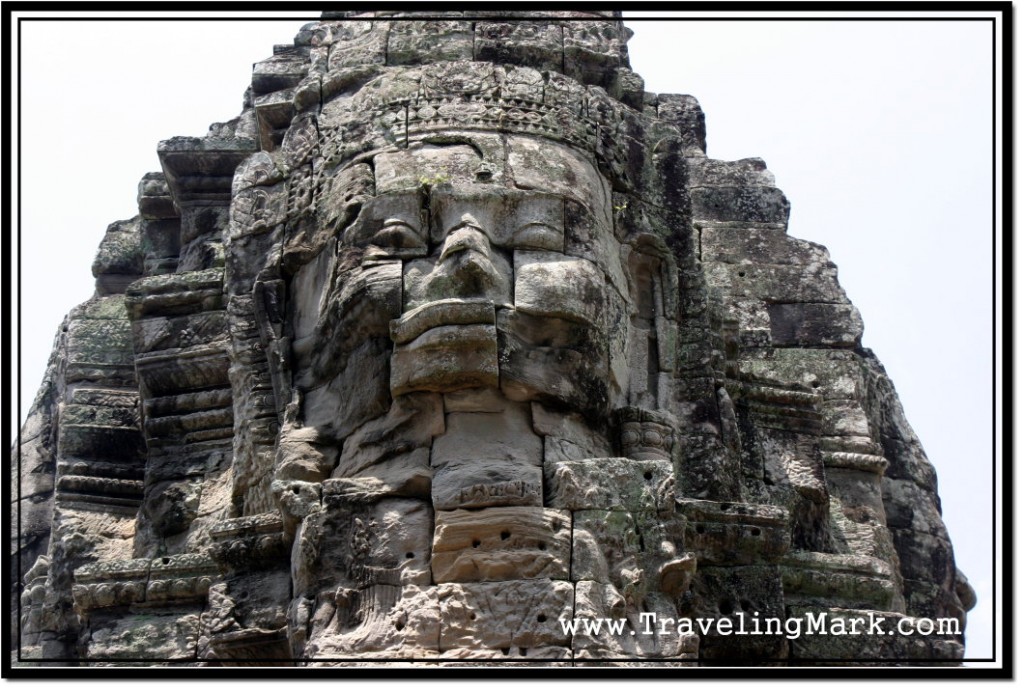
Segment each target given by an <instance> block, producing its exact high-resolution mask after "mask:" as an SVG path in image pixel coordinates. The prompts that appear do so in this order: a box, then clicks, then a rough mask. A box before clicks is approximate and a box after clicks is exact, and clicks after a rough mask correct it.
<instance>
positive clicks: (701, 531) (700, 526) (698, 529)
mask: <svg viewBox="0 0 1024 691" xmlns="http://www.w3.org/2000/svg"><path fill="white" fill-rule="evenodd" d="M697 534H698V535H703V534H704V526H702V525H699V526H697Z"/></svg>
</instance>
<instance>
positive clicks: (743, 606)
mask: <svg viewBox="0 0 1024 691" xmlns="http://www.w3.org/2000/svg"><path fill="white" fill-rule="evenodd" d="M740 609H742V610H743V611H744V612H749V611H750V610H751V609H753V605H751V604H750V600H740Z"/></svg>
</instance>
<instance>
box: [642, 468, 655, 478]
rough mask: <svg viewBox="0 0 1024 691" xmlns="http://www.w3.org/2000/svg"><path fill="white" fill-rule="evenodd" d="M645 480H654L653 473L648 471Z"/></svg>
mask: <svg viewBox="0 0 1024 691" xmlns="http://www.w3.org/2000/svg"><path fill="white" fill-rule="evenodd" d="M644 479H645V480H652V479H654V473H652V472H651V471H649V470H648V471H647V472H646V473H644Z"/></svg>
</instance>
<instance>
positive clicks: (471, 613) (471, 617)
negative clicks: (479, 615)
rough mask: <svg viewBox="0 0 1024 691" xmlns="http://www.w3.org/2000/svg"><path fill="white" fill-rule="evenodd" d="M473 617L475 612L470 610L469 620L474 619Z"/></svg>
mask: <svg viewBox="0 0 1024 691" xmlns="http://www.w3.org/2000/svg"><path fill="white" fill-rule="evenodd" d="M475 619H476V612H470V613H469V620H470V621H474V620H475Z"/></svg>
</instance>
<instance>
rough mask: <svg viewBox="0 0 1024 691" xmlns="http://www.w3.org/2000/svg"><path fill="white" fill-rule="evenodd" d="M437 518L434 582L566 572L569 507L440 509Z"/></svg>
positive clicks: (563, 574)
mask: <svg viewBox="0 0 1024 691" xmlns="http://www.w3.org/2000/svg"><path fill="white" fill-rule="evenodd" d="M435 521H436V524H435V527H434V545H433V552H432V561H431V570H432V573H433V578H434V582H435V583H451V582H455V583H465V582H475V581H513V580H519V579H530V578H555V579H562V580H564V579H567V578H568V577H569V552H570V544H569V535H570V530H571V528H572V521H571V519H570V516H569V513H568V512H567V511H557V510H553V509H542V508H540V507H532V506H514V507H513V506H508V507H505V506H502V507H491V508H487V509H481V510H479V511H464V510H458V511H438V512H437V514H436V516H435Z"/></svg>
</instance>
